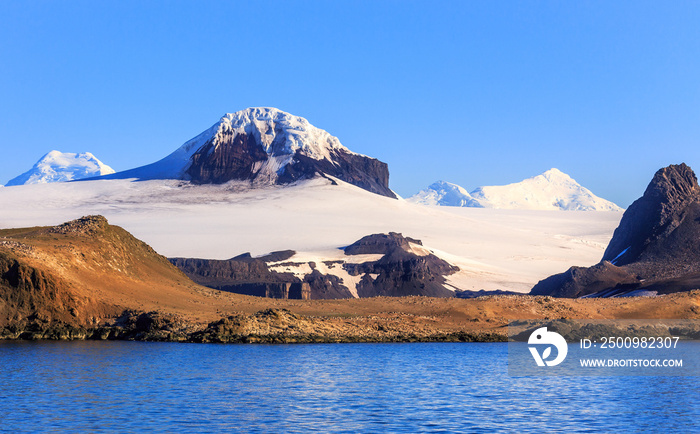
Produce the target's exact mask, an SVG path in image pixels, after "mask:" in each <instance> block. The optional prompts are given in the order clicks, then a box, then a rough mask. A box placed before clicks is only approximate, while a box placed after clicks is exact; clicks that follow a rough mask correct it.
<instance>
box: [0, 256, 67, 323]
mask: <svg viewBox="0 0 700 434" xmlns="http://www.w3.org/2000/svg"><path fill="white" fill-rule="evenodd" d="M78 304H79V303H78V300H76V299H75V298H74V297H73V296H71V294H70V293H69V291H67V285H66V284H65V282H61V281H60V280H58V279H56V278H55V277H53V276H50V275H47V274H46V273H44V272H43V271H41V270H38V269H36V268H34V267H31V266H29V265H26V264H24V263H22V262H20V261H19V260H18V259H17V258H15V257H13V256H12V255H10V254H7V253H4V252H0V326H1V325H4V324H10V323H13V322H16V321H17V320H20V319H26V320H27V321H29V322H38V323H50V322H53V321H63V322H68V323H76V324H77V323H78V319H77V318H76V315H75V312H76V311H75V309H72V307H74V306H76V305H78Z"/></svg>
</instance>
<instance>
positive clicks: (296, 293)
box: [170, 250, 311, 300]
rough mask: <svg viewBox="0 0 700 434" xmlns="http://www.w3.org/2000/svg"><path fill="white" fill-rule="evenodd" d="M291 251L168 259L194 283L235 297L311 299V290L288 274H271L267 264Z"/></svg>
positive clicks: (291, 254) (281, 259)
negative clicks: (254, 255)
mask: <svg viewBox="0 0 700 434" xmlns="http://www.w3.org/2000/svg"><path fill="white" fill-rule="evenodd" d="M294 253H295V252H294V251H293V250H286V251H280V252H273V253H270V254H269V255H266V256H263V257H260V258H253V257H251V256H250V254H249V253H244V254H242V255H239V256H237V257H235V258H232V259H228V260H216V259H195V258H171V259H170V262H171V263H172V264H173V265H175V266H176V267H178V268H179V269H180V270H182V272H184V273H185V275H187V277H189V278H190V279H192V280H193V281H194V282H196V283H198V284H200V285H203V286H208V287H210V288H214V289H218V290H220V291H227V292H233V293H236V294H243V295H252V296H256V297H268V298H283V299H288V298H291V299H301V300H308V299H309V298H311V287H310V286H309V284H308V283H304V282H301V281H300V280H299V279H298V278H296V277H295V276H294V275H293V274H291V273H277V272H275V271H270V270H269V268H268V267H267V261H270V262H273V261H283V260H285V259H288V258H290V257H291V256H293V255H294Z"/></svg>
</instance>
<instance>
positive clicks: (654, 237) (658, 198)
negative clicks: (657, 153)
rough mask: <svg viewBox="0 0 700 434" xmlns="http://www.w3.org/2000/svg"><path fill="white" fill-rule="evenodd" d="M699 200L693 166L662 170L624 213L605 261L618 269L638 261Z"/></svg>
mask: <svg viewBox="0 0 700 434" xmlns="http://www.w3.org/2000/svg"><path fill="white" fill-rule="evenodd" d="M699 199H700V187H699V186H698V180H697V177H696V176H695V173H694V172H693V170H692V169H691V168H690V167H688V166H687V165H686V164H684V163H683V164H679V165H671V166H668V167H664V168H663V169H660V170H659V171H658V172H656V174H655V175H654V178H653V179H652V181H651V182H650V183H649V186H648V187H647V189H646V191H645V192H644V195H643V196H642V197H641V198H639V199H637V200H636V201H635V202H634V203H633V204H632V205H630V207H629V208H628V209H627V211H625V214H624V215H623V216H622V220H621V221H620V225H619V227H618V228H617V229H616V230H615V233H614V234H613V238H612V240H611V241H610V244H609V245H608V248H607V249H606V250H605V254H604V255H603V260H606V261H610V262H612V263H613V264H615V265H618V266H619V265H625V264H630V263H632V262H635V261H637V260H639V259H640V257H641V256H642V255H643V253H644V252H645V251H646V250H648V249H649V247H650V246H652V245H653V244H654V243H657V242H658V241H660V240H662V239H664V238H667V237H668V236H669V235H670V234H671V233H673V232H674V231H675V230H676V229H677V228H678V227H679V226H680V225H681V223H683V221H684V220H685V218H686V217H687V215H688V207H689V206H690V205H691V204H693V203H697V202H698V201H699Z"/></svg>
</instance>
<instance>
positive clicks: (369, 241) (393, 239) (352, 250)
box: [343, 232, 423, 255]
mask: <svg viewBox="0 0 700 434" xmlns="http://www.w3.org/2000/svg"><path fill="white" fill-rule="evenodd" d="M409 243H413V244H417V245H419V246H422V245H423V243H422V242H421V241H420V240H415V239H413V238H409V237H404V236H403V235H401V234H399V233H396V232H389V233H388V234H374V235H368V236H366V237H362V238H361V239H359V240H358V241H355V242H354V243H352V244H350V245H349V246H347V247H346V248H344V249H343V251H344V252H345V254H346V255H368V254H381V255H386V254H387V253H391V252H393V251H395V250H397V249H399V250H404V251H405V250H408V249H410V244H409Z"/></svg>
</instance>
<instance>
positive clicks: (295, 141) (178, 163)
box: [113, 107, 395, 197]
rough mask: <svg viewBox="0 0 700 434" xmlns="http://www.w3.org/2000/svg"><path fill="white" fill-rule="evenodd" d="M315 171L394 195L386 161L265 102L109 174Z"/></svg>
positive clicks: (250, 176)
mask: <svg viewBox="0 0 700 434" xmlns="http://www.w3.org/2000/svg"><path fill="white" fill-rule="evenodd" d="M317 175H321V176H323V175H330V176H332V177H336V178H338V179H341V180H343V181H346V182H348V183H350V184H354V185H356V186H358V187H361V188H364V189H365V190H369V191H371V192H373V193H377V194H381V195H384V196H389V197H395V195H394V193H393V192H392V191H391V190H390V189H389V170H388V167H387V165H386V164H385V163H382V162H381V161H378V160H376V159H373V158H370V157H367V156H364V155H361V154H357V153H355V152H352V151H350V150H349V149H348V148H346V147H345V146H343V145H342V144H341V143H340V141H339V140H338V139H337V138H336V137H334V136H332V135H330V134H329V133H328V132H326V131H324V130H321V129H319V128H316V127H314V126H313V125H311V123H309V121H307V120H306V119H304V118H302V117H298V116H294V115H291V114H289V113H286V112H283V111H282V110H278V109H276V108H268V107H253V108H248V109H245V110H241V111H239V112H236V113H228V114H226V115H224V116H223V117H222V118H221V119H220V120H219V121H218V122H217V123H215V124H214V125H213V126H212V127H211V128H209V129H208V130H206V131H204V132H203V133H201V134H199V135H198V136H196V137H195V138H193V139H191V140H189V141H187V142H186V143H185V144H184V145H182V146H181V147H180V148H178V149H177V150H176V151H175V152H173V153H172V154H170V155H168V156H167V157H165V158H163V159H162V160H160V161H158V162H156V163H153V164H150V165H147V166H143V167H139V168H136V169H132V170H129V171H125V172H120V173H118V174H116V175H114V176H113V178H130V177H133V178H140V179H183V180H188V181H192V182H193V183H197V184H221V183H225V182H228V181H231V180H250V181H254V182H255V183H257V184H288V183H291V182H294V181H297V180H300V179H309V178H313V177H314V176H317Z"/></svg>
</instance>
